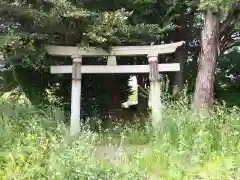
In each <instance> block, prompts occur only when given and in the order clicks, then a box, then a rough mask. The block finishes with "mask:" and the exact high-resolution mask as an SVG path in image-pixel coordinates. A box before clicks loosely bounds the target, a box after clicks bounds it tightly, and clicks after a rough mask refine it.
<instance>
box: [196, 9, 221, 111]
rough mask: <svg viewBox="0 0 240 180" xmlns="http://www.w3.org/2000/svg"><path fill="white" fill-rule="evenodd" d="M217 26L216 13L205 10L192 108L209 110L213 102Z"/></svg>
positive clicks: (217, 39)
mask: <svg viewBox="0 0 240 180" xmlns="http://www.w3.org/2000/svg"><path fill="white" fill-rule="evenodd" d="M219 25H220V18H219V15H218V14H217V13H214V12H212V11H211V10H207V11H206V13H205V14H204V27H203V31H202V35H201V53H200V55H199V65H198V74H197V80H196V87H195V92H194V98H193V108H194V109H195V110H199V109H200V108H210V107H211V106H212V105H213V100H214V81H215V69H216V62H217V57H218V53H219Z"/></svg>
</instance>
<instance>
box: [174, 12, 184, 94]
mask: <svg viewBox="0 0 240 180" xmlns="http://www.w3.org/2000/svg"><path fill="white" fill-rule="evenodd" d="M184 22H185V21H184V9H181V13H180V16H179V17H178V19H177V20H176V24H177V26H178V27H177V28H176V31H175V38H174V39H175V41H176V42H177V41H183V40H184V39H185V38H184ZM185 59H186V54H185V48H184V47H183V46H182V47H180V48H178V49H177V50H176V53H175V62H176V63H179V64H180V71H178V72H176V73H175V77H174V82H173V95H174V96H176V97H180V96H182V95H183V89H184V63H185Z"/></svg>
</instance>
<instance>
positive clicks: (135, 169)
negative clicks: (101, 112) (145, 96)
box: [0, 102, 240, 180]
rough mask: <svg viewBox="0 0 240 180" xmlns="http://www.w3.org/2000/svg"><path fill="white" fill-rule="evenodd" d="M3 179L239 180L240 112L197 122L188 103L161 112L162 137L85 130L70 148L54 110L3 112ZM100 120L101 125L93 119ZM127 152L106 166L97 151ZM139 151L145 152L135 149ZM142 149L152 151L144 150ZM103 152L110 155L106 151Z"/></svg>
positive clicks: (142, 130)
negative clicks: (121, 148) (121, 149)
mask: <svg viewBox="0 0 240 180" xmlns="http://www.w3.org/2000/svg"><path fill="white" fill-rule="evenodd" d="M0 111H1V112H0V177H1V178H2V179H34V180H35V179H40V180H41V179H54V180H55V179H56V180H66V179H69V180H74V179H83V180H85V179H86V180H87V179H96V180H97V179H116V180H118V179H124V180H127V179H144V178H146V179H147V178H148V179H154V180H155V179H156V180H159V179H164V180H165V179H179V180H182V179H189V180H190V179H205V180H208V179H210V180H211V179H213V180H224V179H225V180H230V179H234V178H235V179H239V177H240V134H239V133H240V110H239V109H238V108H236V107H234V108H230V109H229V108H226V107H224V106H222V105H217V106H216V107H215V109H214V110H213V112H211V113H210V115H209V116H200V115H194V114H192V113H191V112H190V111H188V107H187V104H186V103H185V102H178V103H174V104H172V103H169V104H166V105H165V106H164V111H163V112H164V114H163V122H162V128H161V131H159V132H158V134H157V135H156V134H155V136H153V132H152V130H151V127H150V123H148V121H147V123H145V124H144V125H142V124H140V122H139V123H137V124H134V125H126V124H125V125H122V124H120V123H116V124H113V125H112V126H111V127H109V128H102V127H101V123H99V129H98V131H95V132H93V131H91V128H90V127H88V126H87V125H82V132H81V134H80V136H79V137H78V138H77V139H76V140H74V141H69V138H68V128H67V127H66V125H65V124H64V123H63V122H64V119H65V117H64V115H63V113H62V111H61V110H59V109H57V108H50V107H49V108H47V109H36V108H34V107H32V106H30V105H24V104H22V105H21V104H7V103H5V102H2V103H1V105H0ZM95 121H96V120H95ZM109 144H112V145H120V146H126V147H129V150H128V151H127V153H123V154H122V155H121V156H119V157H117V158H114V159H108V160H105V159H103V158H99V157H97V156H96V155H95V152H94V151H95V149H97V148H98V146H100V145H101V146H107V145H109ZM138 145H141V146H138ZM143 147H147V148H148V149H149V150H147V151H143ZM107 149H108V148H107V147H106V149H105V150H106V151H107Z"/></svg>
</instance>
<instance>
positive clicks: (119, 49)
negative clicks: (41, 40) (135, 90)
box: [45, 41, 185, 56]
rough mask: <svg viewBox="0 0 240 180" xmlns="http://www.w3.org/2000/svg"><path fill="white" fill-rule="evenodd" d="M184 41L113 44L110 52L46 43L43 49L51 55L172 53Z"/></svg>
mask: <svg viewBox="0 0 240 180" xmlns="http://www.w3.org/2000/svg"><path fill="white" fill-rule="evenodd" d="M184 43H185V42H184V41H180V42H175V43H170V44H163V45H153V46H150V45H148V46H114V47H112V48H111V52H107V51H105V50H103V49H101V48H95V47H87V48H81V47H78V46H54V45H47V46H45V49H46V51H47V53H48V54H49V55H52V56H72V55H80V56H138V55H150V54H157V55H160V54H170V53H174V52H175V51H176V49H177V48H178V47H180V46H182V45H183V44H184Z"/></svg>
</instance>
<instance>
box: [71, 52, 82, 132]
mask: <svg viewBox="0 0 240 180" xmlns="http://www.w3.org/2000/svg"><path fill="white" fill-rule="evenodd" d="M72 59H73V66H72V93H71V124H70V129H71V131H70V134H71V136H73V135H76V134H78V133H79V132H80V129H79V127H80V118H81V116H80V110H81V79H82V74H81V65H82V56H80V55H77V54H76V55H72Z"/></svg>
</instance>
